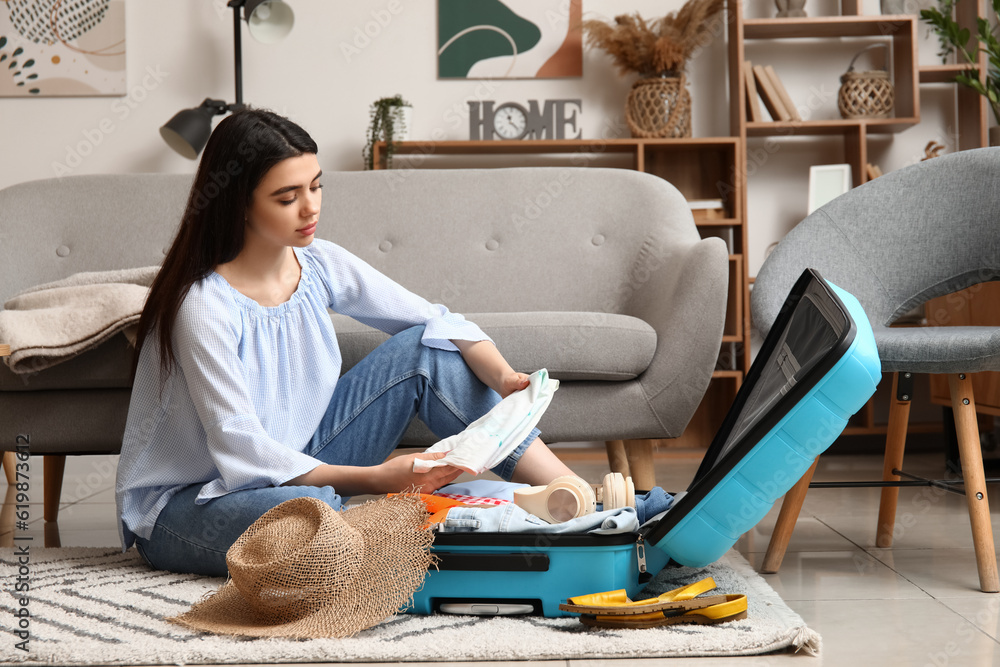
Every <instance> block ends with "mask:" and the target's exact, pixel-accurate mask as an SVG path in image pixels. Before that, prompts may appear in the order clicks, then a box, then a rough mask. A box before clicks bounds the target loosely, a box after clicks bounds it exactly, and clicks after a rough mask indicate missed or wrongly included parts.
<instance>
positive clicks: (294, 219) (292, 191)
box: [247, 153, 323, 248]
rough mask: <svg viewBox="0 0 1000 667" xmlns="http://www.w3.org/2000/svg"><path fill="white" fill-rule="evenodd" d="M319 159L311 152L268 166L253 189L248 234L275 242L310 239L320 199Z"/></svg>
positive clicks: (296, 242) (303, 243) (298, 243)
mask: <svg viewBox="0 0 1000 667" xmlns="http://www.w3.org/2000/svg"><path fill="white" fill-rule="evenodd" d="M322 173H323V172H322V171H320V168H319V161H318V160H317V159H316V156H315V155H314V154H312V153H305V154H303V155H300V156H298V157H290V158H288V159H285V160H282V161H281V162H279V163H278V164H276V165H274V166H273V167H271V169H270V171H268V172H267V173H266V174H265V175H264V178H263V180H261V182H260V184H259V185H258V186H257V189H256V190H254V192H253V197H252V200H251V202H250V208H249V209H248V210H247V237H248V240H249V237H250V236H255V237H257V238H258V240H260V241H264V242H267V243H270V244H273V245H277V246H282V247H286V246H297V247H300V248H301V247H304V246H307V245H309V244H310V243H312V240H313V234H314V233H315V232H316V223H317V222H318V221H319V208H320V203H321V202H322V200H323V195H322V190H321V189H320V188H322V187H323V186H322V185H320V182H319V177H320V176H321V175H322Z"/></svg>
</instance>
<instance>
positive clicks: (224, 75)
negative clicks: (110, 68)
mask: <svg viewBox="0 0 1000 667" xmlns="http://www.w3.org/2000/svg"><path fill="white" fill-rule="evenodd" d="M929 2H930V0H922V4H924V5H927V4H929ZM291 3H292V6H293V7H294V9H295V12H296V19H297V22H296V26H295V28H294V30H293V32H292V33H291V35H290V36H289V38H288V39H286V40H285V41H283V42H281V43H279V44H276V45H265V44H260V43H258V42H256V41H254V40H253V39H252V38H250V37H249V35H248V33H247V32H246V29H245V28H244V31H243V36H244V39H243V61H244V98H245V100H246V101H247V102H249V103H251V104H254V105H257V106H266V107H270V108H272V109H274V110H276V111H278V112H281V113H284V114H287V115H289V116H291V117H292V118H293V119H294V120H296V121H297V122H299V123H300V124H301V125H303V126H304V127H305V128H306V129H307V130H309V131H310V132H311V133H312V134H313V136H314V137H315V138H316V140H317V142H318V143H319V146H320V158H321V162H322V164H323V165H324V168H326V169H339V170H353V169H360V168H361V148H362V146H363V144H364V134H365V128H366V126H367V122H368V105H369V103H370V102H371V101H373V100H374V99H376V98H378V97H382V96H385V95H393V94H396V93H400V94H402V95H403V96H404V97H406V98H408V99H409V101H411V102H412V103H413V105H414V107H415V117H414V121H413V132H412V138H414V139H430V138H435V139H467V138H468V127H467V123H466V121H465V120H464V118H465V116H464V114H465V113H466V102H467V101H468V100H470V99H472V100H475V99H492V100H497V101H520V102H523V101H525V100H527V99H554V98H581V99H582V100H583V113H582V119H581V127H582V131H583V136H584V137H586V138H596V137H601V136H602V135H603V136H606V135H608V134H614V133H616V132H619V133H620V132H622V129H621V128H622V118H621V116H622V109H623V104H624V100H625V97H626V95H627V93H628V88H629V85H630V84H631V78H622V77H620V76H618V74H617V73H616V71H615V70H614V68H613V67H612V65H611V63H610V61H609V59H608V58H607V57H606V56H605V54H604V53H603V52H599V51H589V50H588V51H586V52H585V56H584V77H583V78H582V79H565V80H517V81H494V82H486V81H438V80H437V78H436V63H435V45H436V32H437V28H436V11H437V10H436V6H437V3H436V2H435V1H434V0H353V1H351V2H348V1H347V0H291ZM682 4H683V0H660V1H654V0H626V1H621V0H617V1H616V0H585V1H584V15H585V17H605V18H610V17H612V16H613V15H615V14H618V13H622V12H630V11H639V12H640V13H642V15H643V16H645V17H655V16H659V15H662V14H663V13H665V12H666V11H671V10H675V9H677V8H679V7H680V6H681V5H682ZM750 4H752V6H753V7H752V10H751V11H753V12H755V13H754V14H753V15H755V16H769V15H772V14H773V3H771V2H766V1H763V0H755V1H754V0H752V1H751V3H750ZM865 8H866V11H868V12H869V13H877V12H878V6H877V2H875V1H874V0H868V2H867V4H866V6H865ZM392 9H396V10H397V12H396V13H395V14H394V13H392V11H391V10H392ZM126 10H127V13H126V31H127V34H126V40H127V68H128V79H127V80H128V88H129V95H128V96H126V97H125V98H108V97H103V98H102V97H93V98H33V99H12V98H6V99H0V157H2V159H0V187H5V186H7V185H10V184H13V183H16V182H20V181H25V180H33V179H40V178H47V177H52V176H55V175H60V174H65V173H71V174H92V173H106V172H188V173H192V172H193V171H194V168H195V165H194V163H193V162H190V161H187V160H185V159H184V158H181V157H179V156H177V155H176V154H174V153H173V152H172V151H170V149H168V148H167V146H166V145H165V144H164V143H163V142H162V140H161V139H160V137H159V134H158V128H159V126H160V125H162V124H163V123H164V122H165V121H166V120H168V119H169V118H170V117H171V116H172V115H173V114H174V113H175V112H176V111H178V110H180V109H182V108H186V107H191V106H196V105H197V104H198V103H199V102H200V101H201V100H202V99H204V98H205V97H215V98H219V99H225V100H227V101H233V99H234V93H233V71H232V52H233V46H232V14H231V10H229V9H228V8H226V7H225V1H224V0H170V2H166V1H163V0H127V7H126ZM806 10H807V11H808V12H809V13H810V15H823V14H833V13H836V11H837V3H836V2H831V0H809V2H808V3H807V5H806ZM379 17H381V18H382V21H383V23H385V25H380V24H379V23H378V22H377V19H378V18H379ZM366 28H367V29H368V30H369V32H371V33H373V34H374V35H375V36H374V37H372V38H370V39H368V43H365V41H364V39H363V38H361V39H359V36H362V35H364V32H365V30H366ZM356 39H357V40H358V41H357V42H355V40H356ZM831 42H833V44H831ZM836 42H837V40H827V41H826V42H824V43H822V44H817V43H814V42H808V41H806V42H804V43H801V42H800V43H797V44H798V45H797V46H795V47H792V46H790V45H788V44H784V45H781V46H776V47H768V46H767V45H763V46H761V45H755V46H754V49H755V50H754V51H752V52H751V56H753V57H759V58H763V59H772V58H773V60H772V62H773V63H774V65H775V66H776V67H777V68H778V71H779V73H780V74H781V76H782V79H783V80H784V82H785V84H786V86H787V87H788V88H789V90H790V91H791V92H792V96H793V98H798V96H800V95H802V94H803V93H802V92H801V91H808V90H809V88H810V86H815V85H820V86H821V87H822V86H825V87H826V89H827V90H830V91H832V92H833V96H832V99H826V100H824V101H823V103H822V104H821V105H820V106H819V108H817V110H816V114H817V116H816V117H836V113H837V112H836V97H835V94H836V89H837V86H838V85H839V83H838V81H837V77H839V75H840V74H841V73H843V71H844V70H846V68H847V63H848V61H849V59H850V56H851V54H852V53H853V52H854V51H855V50H857V48H860V47H858V46H857V45H856V44H855V43H853V42H850V43H845V44H837V43H836ZM343 44H348V45H352V44H356V45H357V46H358V47H360V49H359V50H360V53H350V54H345V53H344V49H343V47H342V45H343ZM936 47H937V44H936V41H935V40H933V39H925V40H922V41H921V52H922V56H921V58H922V61H923V62H926V63H931V62H934V53H935V52H936ZM793 48H794V50H793ZM772 51H773V53H772ZM688 76H689V79H690V81H691V90H692V96H693V108H694V121H693V130H694V135H695V136H713V135H725V134H728V132H729V120H728V118H729V115H728V84H727V75H726V45H725V37H724V34H723V35H721V36H720V38H719V39H717V40H716V41H714V42H713V43H711V44H709V45H708V46H707V47H706V48H705V49H704V50H703V51H702V52H701V53H699V54H698V57H697V58H696V59H695V60H694V61H693V62H692V63H691V65H690V66H689V69H688ZM938 90H939V91H940V92H937V93H932V94H926V95H924V96H923V98H922V102H923V106H922V110H921V111H922V117H923V119H924V121H923V122H922V123H921V125H920V126H918V127H915V128H913V129H910V130H908V131H906V132H904V133H902V134H898V135H893V136H890V137H888V138H886V139H874V140H873V141H872V142H871V146H870V148H869V150H870V155H871V159H872V161H873V162H877V163H878V164H880V165H881V167H882V169H883V170H884V171H889V170H891V169H896V168H898V167H901V166H903V165H905V164H909V163H911V162H914V161H916V160H918V159H919V157H920V155H922V153H923V146H924V145H925V144H926V143H927V141H928V140H930V139H937V140H939V141H941V142H942V143H945V144H946V145H947V146H948V147H949V149H951V148H953V147H954V143H955V142H954V140H953V139H952V138H950V137H949V136H947V134H948V128H951V127H953V126H954V117H955V114H954V95H953V93H952V92H951V90H950V88H949V87H947V86H945V87H938ZM925 92H928V93H931V92H932V89H930V88H928V89H925ZM622 136H627V132H626V133H625V134H623V135H622ZM777 145H778V148H777V149H776V150H774V151H771V152H770V153H769V158H768V160H767V161H766V164H765V165H764V166H762V167H761V168H760V169H758V170H756V172H755V173H754V175H753V177H752V179H751V182H750V195H749V208H750V233H749V240H750V247H751V251H750V258H749V267H750V273H751V275H753V274H754V273H756V270H757V268H758V267H759V265H760V263H761V262H762V261H763V257H764V252H765V250H766V248H767V247H768V245H769V244H771V243H773V242H774V241H777V240H778V239H779V238H780V237H781V235H783V234H784V233H785V232H786V231H787V230H788V229H789V228H790V227H791V226H793V225H794V224H795V223H796V222H797V221H798V220H799V219H800V218H801V217H802V216H803V215H804V213H805V199H806V195H805V186H806V180H805V178H806V174H807V172H808V168H807V167H808V166H809V165H811V164H822V163H829V162H840V161H842V160H843V155H842V143H841V142H840V141H839V140H837V139H832V138H831V139H820V140H817V139H814V138H803V139H790V140H781V141H780V142H779V143H778V144H777ZM763 146H764V140H763V139H755V140H752V141H751V144H750V150H751V151H753V150H754V149H755V148H761V147H763ZM771 148H773V146H772V147H771Z"/></svg>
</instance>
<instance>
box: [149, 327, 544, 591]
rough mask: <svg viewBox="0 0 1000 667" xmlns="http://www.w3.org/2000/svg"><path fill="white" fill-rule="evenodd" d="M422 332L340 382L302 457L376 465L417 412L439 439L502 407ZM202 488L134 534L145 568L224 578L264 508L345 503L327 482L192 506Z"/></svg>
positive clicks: (499, 470) (396, 340) (388, 347)
mask: <svg viewBox="0 0 1000 667" xmlns="http://www.w3.org/2000/svg"><path fill="white" fill-rule="evenodd" d="M422 334H423V327H422V326H418V327H413V328H410V329H407V330H406V331H402V332H400V333H398V334H396V335H395V336H393V337H392V338H390V339H389V340H387V341H386V342H385V343H383V344H382V345H380V346H379V347H377V348H376V349H375V350H373V351H372V353H371V354H369V355H368V356H367V357H365V358H364V359H362V360H361V362H360V363H358V365H357V366H355V367H354V368H352V369H350V370H349V371H348V372H347V373H345V374H344V375H343V377H341V378H340V380H339V381H338V382H337V387H336V389H335V390H334V393H333V398H332V399H331V400H330V405H329V407H328V408H327V411H326V414H325V415H324V417H323V419H322V421H321V422H320V425H319V428H317V429H316V433H315V434H314V435H313V438H312V440H311V441H310V442H309V444H308V445H307V447H306V449H305V451H306V453H307V454H309V455H311V456H313V457H315V458H317V459H319V460H320V461H323V462H324V463H329V464H332V465H349V466H374V465H378V464H379V463H382V462H383V461H385V459H386V458H387V457H388V456H389V454H390V453H391V452H392V451H393V449H395V448H396V447H397V446H398V444H399V442H400V440H401V439H402V437H403V433H404V432H405V431H406V428H407V427H408V426H409V424H410V422H411V421H412V420H413V418H414V417H415V416H419V417H420V419H421V420H423V422H424V423H425V424H427V426H428V427H429V428H430V429H431V431H432V432H434V434H435V435H437V436H438V437H440V438H445V437H448V436H450V435H454V434H455V433H459V432H461V431H463V430H465V427H466V426H468V425H469V424H470V423H472V422H473V421H475V420H476V419H478V418H479V417H481V416H483V415H484V414H486V413H487V412H488V411H489V410H490V409H491V408H492V407H493V406H494V405H496V404H497V403H499V402H500V395H499V394H497V393H496V392H495V391H493V390H492V389H490V388H489V387H487V386H486V385H485V384H483V383H482V382H481V381H480V380H479V379H478V378H477V377H476V376H475V374H473V372H472V370H471V369H470V368H469V367H468V365H467V364H466V363H465V360H464V359H463V358H462V356H461V355H460V354H459V353H458V352H449V351H446V350H438V349H434V348H429V347H426V346H425V345H423V344H422V343H421V342H420V337H421V335H422ZM538 434H539V432H538V429H535V430H534V431H532V432H531V434H529V435H528V437H527V438H526V439H525V440H524V442H523V443H521V445H520V446H519V447H518V448H517V449H516V450H514V452H513V453H512V454H511V455H510V456H509V457H507V458H506V459H505V460H504V461H503V462H502V463H500V465H498V466H497V467H496V468H494V469H493V472H495V473H496V474H497V475H499V476H500V477H502V478H503V479H506V480H510V478H511V475H513V473H514V467H515V466H516V465H517V462H518V460H520V458H521V455H522V454H523V453H524V450H526V449H527V448H528V445H530V444H531V443H532V442H533V441H534V440H535V438H537V437H538ZM201 487H202V484H192V485H191V486H188V487H185V488H184V489H182V490H180V491H179V492H178V493H176V494H175V495H174V496H173V497H172V498H171V499H170V500H169V501H168V502H167V504H166V506H165V507H164V508H163V510H162V511H161V512H160V514H159V516H158V517H157V519H156V525H155V527H154V528H153V532H152V534H151V535H150V539H148V540H146V539H144V538H141V537H138V536H137V537H136V549H137V550H138V551H139V554H140V555H141V556H142V557H143V559H144V560H145V561H146V562H147V563H149V564H150V565H151V566H152V567H154V568H156V569H160V570H170V571H172V572H190V573H194V574H207V575H212V576H226V574H227V568H226V551H227V550H228V549H229V547H230V546H232V544H233V542H235V541H236V539H237V538H238V537H239V536H240V535H242V534H243V532H244V531H245V530H246V529H247V528H249V527H250V524H252V523H253V522H254V521H256V520H257V519H258V518H260V517H261V516H262V515H263V514H264V513H265V512H267V511H268V510H269V509H271V508H273V507H275V506H277V505H280V504H281V503H283V502H284V501H286V500H289V499H291V498H298V497H302V496H309V497H313V498H319V499H320V500H323V501H324V502H326V503H327V504H329V505H330V506H331V507H333V508H334V509H339V508H340V507H341V506H342V505H343V503H344V500H345V499H344V498H342V497H341V496H340V495H339V494H338V493H337V491H336V489H334V488H333V487H330V486H324V487H310V486H278V487H267V488H261V489H247V490H243V491H234V492H232V493H229V494H226V495H225V496H221V497H219V498H214V499H212V500H210V501H208V502H207V503H205V504H203V505H195V503H194V500H195V497H197V495H198V492H199V491H200V490H201Z"/></svg>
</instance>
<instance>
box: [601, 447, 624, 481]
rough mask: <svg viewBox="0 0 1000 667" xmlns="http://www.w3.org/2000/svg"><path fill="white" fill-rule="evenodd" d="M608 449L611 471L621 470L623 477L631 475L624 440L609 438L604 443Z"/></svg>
mask: <svg viewBox="0 0 1000 667" xmlns="http://www.w3.org/2000/svg"><path fill="white" fill-rule="evenodd" d="M604 447H605V449H607V450H608V467H609V468H611V472H620V473H621V474H622V477H629V476H630V475H629V469H628V457H627V456H626V455H625V441H624V440H608V441H606V442H605V443H604Z"/></svg>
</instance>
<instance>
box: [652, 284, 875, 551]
mask: <svg viewBox="0 0 1000 667" xmlns="http://www.w3.org/2000/svg"><path fill="white" fill-rule="evenodd" d="M856 335H857V325H856V324H855V322H854V320H853V319H852V318H851V316H850V313H849V312H848V309H847V307H846V306H845V305H844V303H843V302H842V301H841V300H840V298H839V297H838V296H837V295H836V293H835V292H834V290H833V289H832V288H831V287H830V285H829V284H828V283H827V282H826V281H825V280H824V279H823V278H822V276H820V274H819V272H817V271H816V270H815V269H806V270H805V271H803V273H802V275H801V276H800V277H799V279H798V280H797V281H796V282H795V285H794V286H793V287H792V290H791V292H790V293H789V295H788V298H787V299H785V303H784V304H783V305H782V307H781V311H780V312H779V314H778V317H777V319H776V320H775V322H774V325H773V326H772V327H771V331H770V332H769V333H768V335H767V337H766V338H765V340H764V343H763V345H762V346H761V349H760V352H758V354H757V357H756V359H754V362H753V363H752V364H751V366H750V369H749V370H748V371H747V375H746V379H745V380H744V381H743V384H742V386H741V387H740V389H739V391H738V392H737V394H736V400H735V401H733V405H732V407H731V408H730V409H729V412H728V413H727V414H726V418H725V419H724V420H723V422H722V426H721V427H720V428H719V431H718V432H717V433H716V434H715V438H714V439H713V440H712V444H711V445H710V446H709V448H708V451H706V453H705V457H704V458H703V459H702V462H701V466H699V468H698V472H697V473H695V476H694V479H693V480H692V482H691V484H690V485H689V486H688V488H687V492H686V493H685V494H684V495H683V496H681V497H680V498H678V499H677V501H676V503H675V504H674V506H673V507H672V508H671V509H670V511H668V512H667V513H666V514H665V515H664V517H663V518H662V519H660V521H658V522H656V523H655V524H653V525H652V526H648V527H647V528H646V529H645V530H644V532H643V535H644V538H645V539H646V540H647V541H649V542H651V543H653V544H656V543H657V542H659V541H660V540H661V539H662V538H663V537H664V536H665V535H666V534H667V533H668V532H669V531H670V530H671V529H672V528H673V527H674V526H676V525H677V524H678V522H680V521H681V519H683V518H684V517H685V516H686V515H687V513H688V512H690V511H692V510H693V509H694V508H695V507H696V506H697V505H698V503H699V502H700V501H701V500H702V499H703V498H704V497H705V494H706V493H707V492H708V491H709V490H710V489H712V488H713V487H714V486H715V485H717V484H718V483H719V482H720V481H721V480H722V479H723V477H725V476H726V474H727V473H728V472H729V471H730V470H731V469H732V468H733V467H734V466H735V465H736V464H737V463H738V462H739V461H740V460H741V459H742V458H743V457H745V456H746V455H747V454H748V453H749V452H750V451H751V450H752V449H753V447H754V446H755V445H756V444H757V443H758V442H759V441H760V440H761V439H762V438H764V437H765V436H766V435H767V434H768V433H769V432H770V431H771V429H773V428H774V426H775V424H777V423H778V422H779V421H781V419H782V418H783V417H784V416H785V415H786V414H787V413H788V411H789V410H790V409H791V408H792V407H793V406H795V404H796V403H798V402H799V401H800V400H801V399H802V398H803V397H804V396H805V395H806V394H807V393H808V392H809V390H810V389H812V388H813V386H815V385H816V383H817V382H818V381H819V380H820V379H822V378H823V376H824V375H825V374H826V373H827V372H828V371H829V370H830V369H831V368H832V367H833V366H834V364H835V363H836V362H837V361H838V360H839V359H840V358H841V357H842V356H844V354H845V353H846V352H847V351H848V350H849V349H850V347H851V344H852V343H853V342H854V338H855V336H856Z"/></svg>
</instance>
